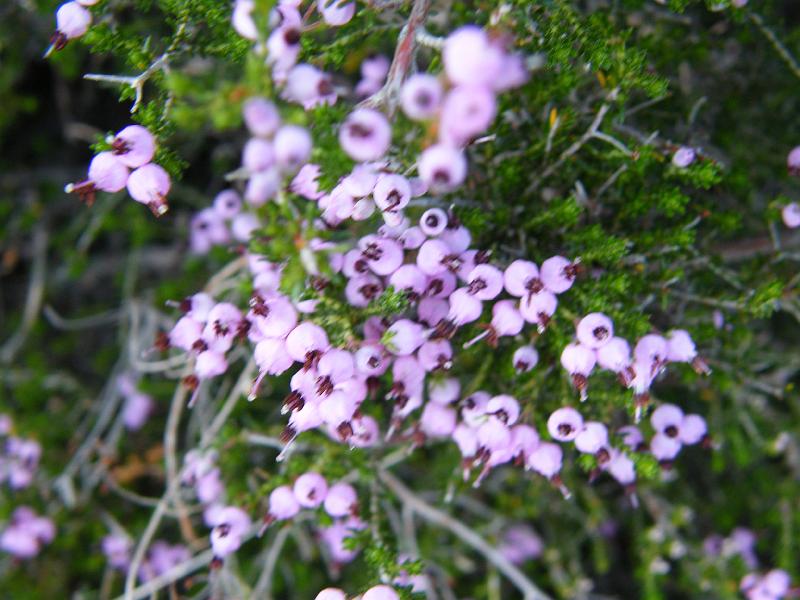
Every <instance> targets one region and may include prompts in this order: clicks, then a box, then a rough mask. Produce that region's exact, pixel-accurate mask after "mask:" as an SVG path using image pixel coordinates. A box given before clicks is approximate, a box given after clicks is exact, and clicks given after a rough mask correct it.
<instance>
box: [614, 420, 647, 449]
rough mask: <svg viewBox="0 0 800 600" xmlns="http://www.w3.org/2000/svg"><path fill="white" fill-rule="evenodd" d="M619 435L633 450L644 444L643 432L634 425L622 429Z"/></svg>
mask: <svg viewBox="0 0 800 600" xmlns="http://www.w3.org/2000/svg"><path fill="white" fill-rule="evenodd" d="M617 433H618V434H620V435H621V436H622V442H623V443H624V444H625V445H626V446H627V447H628V448H630V449H631V450H637V449H638V448H639V446H640V445H641V444H643V443H644V436H643V435H642V432H641V431H639V428H638V427H636V426H634V425H626V426H625V427H620V429H619V430H618V431H617Z"/></svg>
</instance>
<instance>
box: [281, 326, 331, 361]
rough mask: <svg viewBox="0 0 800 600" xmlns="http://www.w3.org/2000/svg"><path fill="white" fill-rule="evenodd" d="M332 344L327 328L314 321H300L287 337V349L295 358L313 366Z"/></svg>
mask: <svg viewBox="0 0 800 600" xmlns="http://www.w3.org/2000/svg"><path fill="white" fill-rule="evenodd" d="M329 346H330V344H329V343H328V335H327V334H326V333H325V330H324V329H322V327H320V326H319V325H315V324H314V323H309V322H305V323H300V324H299V325H298V326H297V327H295V328H294V329H292V331H291V332H290V333H289V335H288V336H287V337H286V351H287V352H288V354H289V356H291V357H292V359H293V360H295V361H297V362H300V363H307V367H310V366H312V362H313V363H315V362H316V361H317V360H318V359H319V356H320V355H321V354H322V353H323V352H325V351H326V350H327V349H328V347H329Z"/></svg>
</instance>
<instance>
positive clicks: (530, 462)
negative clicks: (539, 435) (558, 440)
mask: <svg viewBox="0 0 800 600" xmlns="http://www.w3.org/2000/svg"><path fill="white" fill-rule="evenodd" d="M562 459H563V452H562V451H561V447H560V446H557V445H556V444H551V443H549V442H542V443H541V444H539V445H538V446H537V447H536V448H535V449H534V450H533V451H532V452H531V453H530V454H529V455H528V458H527V460H526V461H525V465H526V466H527V468H528V469H532V470H534V471H536V472H537V473H539V474H540V475H542V476H544V477H547V478H548V479H553V478H554V477H556V476H557V475H558V472H559V471H561V461H562Z"/></svg>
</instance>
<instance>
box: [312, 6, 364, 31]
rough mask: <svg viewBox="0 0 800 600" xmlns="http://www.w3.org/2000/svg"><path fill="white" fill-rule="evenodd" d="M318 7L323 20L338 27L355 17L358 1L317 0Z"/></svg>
mask: <svg viewBox="0 0 800 600" xmlns="http://www.w3.org/2000/svg"><path fill="white" fill-rule="evenodd" d="M317 9H318V10H319V12H320V14H321V15H322V20H323V21H325V22H326V23H327V24H328V25H333V26H336V27H338V26H340V25H344V24H345V23H347V22H349V21H350V19H352V18H353V15H354V14H355V13H356V3H355V2H347V0H317Z"/></svg>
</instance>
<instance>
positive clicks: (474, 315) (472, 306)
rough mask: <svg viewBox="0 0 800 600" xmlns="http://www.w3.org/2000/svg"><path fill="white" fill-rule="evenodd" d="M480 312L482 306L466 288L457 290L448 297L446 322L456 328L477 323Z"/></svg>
mask: <svg viewBox="0 0 800 600" xmlns="http://www.w3.org/2000/svg"><path fill="white" fill-rule="evenodd" d="M482 312H483V304H482V303H481V301H480V300H478V298H477V297H476V296H475V295H474V294H470V292H469V289H468V288H459V289H457V290H456V291H455V292H453V293H452V294H451V295H450V310H449V311H448V313H447V320H448V321H449V322H450V323H452V324H453V325H455V326H456V327H458V326H461V325H466V324H467V323H472V322H473V321H477V320H478V319H479V318H480V316H481V313H482Z"/></svg>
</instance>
